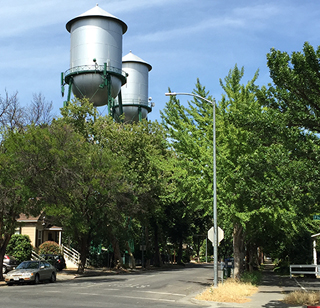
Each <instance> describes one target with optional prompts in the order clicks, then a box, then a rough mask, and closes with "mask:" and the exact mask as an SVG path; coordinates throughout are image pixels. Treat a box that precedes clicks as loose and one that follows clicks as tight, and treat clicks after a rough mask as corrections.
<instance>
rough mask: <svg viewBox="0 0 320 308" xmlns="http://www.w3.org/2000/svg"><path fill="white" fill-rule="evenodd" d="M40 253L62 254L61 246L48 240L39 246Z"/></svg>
mask: <svg viewBox="0 0 320 308" xmlns="http://www.w3.org/2000/svg"><path fill="white" fill-rule="evenodd" d="M39 254H40V255H42V254H55V255H57V254H60V246H59V244H58V243H56V242H53V241H46V242H44V243H42V244H41V245H40V246H39Z"/></svg>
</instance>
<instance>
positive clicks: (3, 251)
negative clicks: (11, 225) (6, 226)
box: [0, 233, 11, 281]
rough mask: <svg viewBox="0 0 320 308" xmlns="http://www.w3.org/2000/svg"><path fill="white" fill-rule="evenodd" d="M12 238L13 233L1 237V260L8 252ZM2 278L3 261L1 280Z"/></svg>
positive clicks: (0, 272) (0, 273)
mask: <svg viewBox="0 0 320 308" xmlns="http://www.w3.org/2000/svg"><path fill="white" fill-rule="evenodd" d="M10 238H11V234H8V233H5V234H4V235H3V236H2V238H1V239H0V260H3V258H4V255H5V254H6V249H7V246H8V243H9V241H10ZM1 262H2V261H1ZM2 280H3V274H2V263H1V271H0V281H2Z"/></svg>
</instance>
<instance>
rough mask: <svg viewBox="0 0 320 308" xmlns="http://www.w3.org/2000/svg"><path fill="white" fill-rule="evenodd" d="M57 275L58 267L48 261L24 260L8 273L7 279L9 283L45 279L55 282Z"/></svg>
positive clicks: (36, 282) (35, 281) (36, 281)
mask: <svg viewBox="0 0 320 308" xmlns="http://www.w3.org/2000/svg"><path fill="white" fill-rule="evenodd" d="M56 275H57V271H56V268H55V267H54V266H52V265H51V264H50V263H48V262H46V261H24V262H22V263H20V264H19V265H18V266H17V268H16V269H15V270H13V271H11V272H9V273H8V274H7V275H6V278H5V281H6V283H7V285H12V284H14V283H20V282H33V283H34V284H38V283H39V282H40V281H43V280H49V281H50V282H55V281H56Z"/></svg>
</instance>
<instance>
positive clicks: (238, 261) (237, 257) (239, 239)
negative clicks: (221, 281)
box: [233, 223, 245, 278]
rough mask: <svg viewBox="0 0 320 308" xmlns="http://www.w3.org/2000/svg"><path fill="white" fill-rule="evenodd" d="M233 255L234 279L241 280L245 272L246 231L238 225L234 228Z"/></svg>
mask: <svg viewBox="0 0 320 308" xmlns="http://www.w3.org/2000/svg"><path fill="white" fill-rule="evenodd" d="M233 254H234V277H235V278H240V275H241V274H242V272H243V259H244V256H245V252H244V231H243V227H242V226H241V225H240V224H238V223H236V224H235V225H234V227H233Z"/></svg>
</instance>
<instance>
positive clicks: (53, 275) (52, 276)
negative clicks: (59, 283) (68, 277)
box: [50, 273, 57, 282]
mask: <svg viewBox="0 0 320 308" xmlns="http://www.w3.org/2000/svg"><path fill="white" fill-rule="evenodd" d="M56 279H57V277H56V274H55V273H52V274H51V278H50V282H56Z"/></svg>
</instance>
